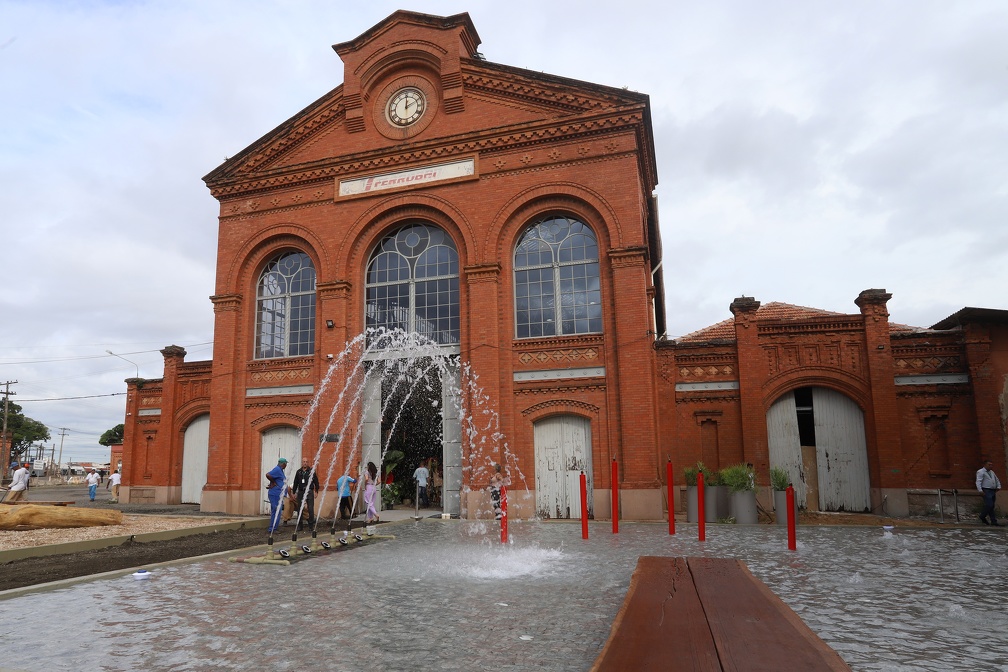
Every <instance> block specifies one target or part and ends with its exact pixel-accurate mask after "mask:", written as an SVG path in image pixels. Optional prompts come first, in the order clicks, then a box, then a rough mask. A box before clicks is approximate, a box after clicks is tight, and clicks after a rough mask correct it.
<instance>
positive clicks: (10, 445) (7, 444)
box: [0, 380, 18, 481]
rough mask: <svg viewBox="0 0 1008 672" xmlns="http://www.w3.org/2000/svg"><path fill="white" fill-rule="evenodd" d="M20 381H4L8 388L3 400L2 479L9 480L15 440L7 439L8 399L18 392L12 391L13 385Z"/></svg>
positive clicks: (0, 478)
mask: <svg viewBox="0 0 1008 672" xmlns="http://www.w3.org/2000/svg"><path fill="white" fill-rule="evenodd" d="M17 382H18V381H16V380H8V381H7V382H6V383H4V386H5V388H6V390H5V391H4V393H3V395H4V402H3V434H2V436H3V439H2V440H3V444H4V458H3V471H2V472H0V474H2V477H0V480H4V481H6V480H7V471H8V470H9V469H10V458H11V448H13V443H14V442H13V441H9V442H8V441H7V401H8V400H9V399H10V395H12V394H17V393H16V392H11V391H10V386H11V385H16V384H17Z"/></svg>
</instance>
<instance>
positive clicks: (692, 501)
mask: <svg viewBox="0 0 1008 672" xmlns="http://www.w3.org/2000/svg"><path fill="white" fill-rule="evenodd" d="M703 468H704V466H703V462H697V463H696V466H693V467H686V468H685V469H683V477H684V478H685V479H686V522H687V523H695V522H697V474H699V473H700V472H701V471H702V470H703ZM705 478H706V476H705Z"/></svg>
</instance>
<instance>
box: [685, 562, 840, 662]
mask: <svg viewBox="0 0 1008 672" xmlns="http://www.w3.org/2000/svg"><path fill="white" fill-rule="evenodd" d="M687 565H688V566H689V570H690V573H691V575H692V576H693V581H694V584H695V586H696V591H697V595H698V596H699V599H700V601H701V602H702V603H703V606H704V609H705V611H706V615H707V623H708V625H709V626H710V633H711V636H712V637H713V639H714V644H715V646H716V647H717V652H718V658H719V659H720V661H721V665H722V667H723V669H724V670H726V671H727V670H747V671H748V672H758V671H763V670H765V671H767V672H777V671H779V670H846V671H847V672H849V670H850V667H848V665H847V664H846V663H845V662H844V661H843V659H842V658H840V656H839V654H837V653H836V651H834V650H833V649H831V648H830V647H829V646H827V645H826V643H825V642H823V641H822V640H821V639H820V638H819V636H818V635H816V634H815V633H814V632H812V630H811V629H809V627H808V626H807V625H805V623H804V621H802V620H801V618H799V617H798V615H797V614H796V613H795V612H794V611H792V609H791V608H790V607H788V606H787V605H786V604H784V602H783V601H781V599H780V598H779V597H777V596H776V595H775V594H774V593H773V591H771V590H770V589H769V588H768V587H767V586H766V585H765V584H764V583H763V582H762V581H760V580H759V579H757V578H756V577H754V576H753V575H752V573H750V572H749V569H748V568H747V567H746V566H745V564H744V563H743V562H741V561H740V560H732V559H727V558H689V559H688V560H687Z"/></svg>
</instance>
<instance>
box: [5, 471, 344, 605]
mask: <svg viewBox="0 0 1008 672" xmlns="http://www.w3.org/2000/svg"><path fill="white" fill-rule="evenodd" d="M27 499H28V501H29V502H31V501H73V502H74V505H75V506H79V507H84V508H109V509H118V510H120V511H122V512H123V518H124V521H123V524H122V525H108V526H102V527H82V528H72V529H42V530H13V531H0V551H4V550H9V549H15V548H24V547H28V546H45V545H49V544H62V543H67V542H74V541H85V540H89V539H100V538H107V537H121V536H131V535H138V534H145V533H148V532H162V531H166V530H180V529H187V528H197V527H202V526H204V525H214V524H218V523H222V522H234V521H249V522H251V521H258V520H261V518H259V517H241V516H222V515H221V514H219V513H208V514H204V513H202V512H200V510H199V507H198V506H197V505H194V504H180V505H171V506H166V505H144V504H118V503H111V502H109V501H108V493H106V492H105V491H103V490H99V497H98V501H95V502H91V501H90V500H89V499H88V496H87V488H86V487H83V486H72V485H71V486H38V485H36V486H34V487H32V488H31V489H30V490H29V495H28V498H27ZM103 499H104V500H105V501H101V500H103ZM331 524H332V523H331V521H328V525H331ZM324 525H326V521H322V522H321V523H320V526H319V529H320V530H321V529H323V526H324ZM324 529H326V530H328V529H329V528H328V527H325V528H324ZM292 531H293V528H291V527H284V528H282V530H281V532H280V533H279V534H278V535H277V536H276V537H275V541H276V542H277V543H285V542H289V541H290V536H291V532H292ZM305 534H307V533H305ZM309 536H310V535H309ZM267 539H268V537H267V534H266V528H265V527H261V526H250V527H243V528H241V529H234V530H218V531H216V532H209V533H203V534H191V535H186V536H182V537H178V538H175V539H169V540H165V541H149V542H138V541H132V540H131V541H127V542H125V543H122V544H120V545H118V546H110V547H107V548H102V549H98V550H93V551H83V552H79V553H64V554H60V555H47V556H41V557H34V558H24V559H21V560H14V561H11V562H7V563H4V564H0V591H4V590H10V589H12V588H21V587H24V586H33V585H38V584H41V583H48V582H50V581H59V580H63V579H72V578H76V577H80V576H89V575H91V574H99V573H101V572H109V571H113V570H117V569H130V568H133V567H143V566H145V565H152V564H157V563H160V562H168V561H171V560H179V559H181V558H191V557H195V556H199V555H206V554H209V553H219V552H223V551H231V550H237V549H242V548H248V547H250V546H260V545H263V544H265V543H266V542H267Z"/></svg>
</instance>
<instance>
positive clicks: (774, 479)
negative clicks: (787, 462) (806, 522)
mask: <svg viewBox="0 0 1008 672" xmlns="http://www.w3.org/2000/svg"><path fill="white" fill-rule="evenodd" d="M790 483H791V477H790V476H789V475H788V473H787V470H786V469H784V468H783V467H771V468H770V487H771V488H773V505H774V512H775V513H776V514H777V524H778V525H782V526H783V525H787V492H786V491H787V487H788V485H789V484H790ZM794 519H795V524H797V523H798V498H797V497H796V498H795V505H794Z"/></svg>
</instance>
